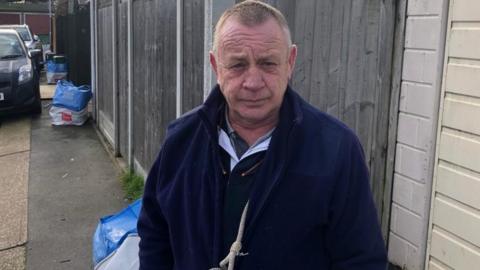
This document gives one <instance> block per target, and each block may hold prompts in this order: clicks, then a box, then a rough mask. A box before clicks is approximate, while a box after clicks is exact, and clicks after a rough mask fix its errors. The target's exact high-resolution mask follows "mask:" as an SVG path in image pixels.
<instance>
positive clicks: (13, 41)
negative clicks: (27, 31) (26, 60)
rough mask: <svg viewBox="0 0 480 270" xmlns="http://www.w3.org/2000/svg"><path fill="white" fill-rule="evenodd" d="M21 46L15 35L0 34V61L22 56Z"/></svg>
mask: <svg viewBox="0 0 480 270" xmlns="http://www.w3.org/2000/svg"><path fill="white" fill-rule="evenodd" d="M24 55H25V52H24V51H23V47H22V44H21V43H20V40H18V38H17V36H16V35H12V34H0V60H5V59H11V58H16V57H20V56H24Z"/></svg>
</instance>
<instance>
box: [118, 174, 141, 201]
mask: <svg viewBox="0 0 480 270" xmlns="http://www.w3.org/2000/svg"><path fill="white" fill-rule="evenodd" d="M120 181H121V182H122V188H123V190H124V191H125V198H126V199H127V200H129V201H134V200H136V199H139V198H141V197H142V195H143V185H144V181H143V177H141V176H140V175H138V174H136V173H135V172H133V171H131V170H130V171H125V172H124V173H123V174H122V175H121V176H120Z"/></svg>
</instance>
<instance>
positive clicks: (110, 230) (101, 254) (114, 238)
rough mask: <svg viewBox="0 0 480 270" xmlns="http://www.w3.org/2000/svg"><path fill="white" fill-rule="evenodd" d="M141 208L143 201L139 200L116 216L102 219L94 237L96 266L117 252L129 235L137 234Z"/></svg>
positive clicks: (94, 261)
mask: <svg viewBox="0 0 480 270" xmlns="http://www.w3.org/2000/svg"><path fill="white" fill-rule="evenodd" d="M141 208H142V200H141V199H139V200H137V201H135V202H134V203H132V204H130V205H129V206H127V207H126V208H125V209H123V210H122V211H120V212H118V213H116V214H115V215H111V216H105V217H103V218H101V219H100V222H99V223H98V225H97V229H96V230H95V234H94V235H93V263H94V265H96V264H98V263H99V262H100V261H102V260H103V259H104V258H106V257H107V256H108V255H110V253H112V252H113V251H115V250H116V249H117V248H118V247H119V246H120V245H121V244H122V242H123V240H124V239H125V238H126V237H127V236H128V235H129V234H132V233H137V221H138V216H139V214H140V209H141Z"/></svg>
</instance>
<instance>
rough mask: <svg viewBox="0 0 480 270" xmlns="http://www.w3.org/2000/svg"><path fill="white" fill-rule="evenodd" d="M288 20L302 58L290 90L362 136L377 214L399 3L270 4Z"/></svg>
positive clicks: (283, 0)
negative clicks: (396, 5)
mask: <svg viewBox="0 0 480 270" xmlns="http://www.w3.org/2000/svg"><path fill="white" fill-rule="evenodd" d="M266 2H269V3H271V4H273V5H275V6H277V7H278V8H279V9H280V10H281V11H282V12H283V13H284V14H285V16H286V18H287V21H288V23H289V25H290V28H291V31H292V38H293V41H294V43H295V44H297V46H298V58H297V63H296V67H295V74H294V77H293V79H292V82H291V84H292V86H293V87H294V88H295V89H296V90H297V91H298V92H299V93H300V94H301V95H302V96H303V97H304V98H305V99H307V100H308V101H309V102H310V103H312V104H313V105H315V106H317V107H318V108H320V109H321V110H322V111H325V112H327V113H329V114H332V115H334V116H335V117H337V118H339V119H340V120H342V121H343V122H345V123H346V124H347V125H348V126H349V127H351V128H352V129H353V130H354V131H355V132H356V134H357V135H358V136H359V138H360V141H361V143H362V145H363V147H364V150H365V156H366V159H367V163H368V165H369V167H370V173H371V181H372V182H371V184H372V190H373V193H374V198H375V202H376V205H377V208H378V213H379V216H381V213H382V210H383V208H385V207H390V206H389V204H388V205H384V201H383V195H384V191H385V189H386V188H389V187H385V186H384V184H385V178H386V175H385V170H386V165H387V164H386V163H387V159H386V152H387V148H388V131H389V118H388V117H389V115H390V97H391V94H390V93H391V87H390V86H391V85H390V84H391V67H392V52H393V31H394V24H395V3H394V2H395V1H393V0H386V1H376V0H341V1H339V0H322V1H311V0H298V1H288V0H270V1H266Z"/></svg>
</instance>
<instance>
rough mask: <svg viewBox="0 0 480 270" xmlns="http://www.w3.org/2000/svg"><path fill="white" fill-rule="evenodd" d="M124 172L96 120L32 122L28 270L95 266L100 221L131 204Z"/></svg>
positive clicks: (44, 116)
mask: <svg viewBox="0 0 480 270" xmlns="http://www.w3.org/2000/svg"><path fill="white" fill-rule="evenodd" d="M44 110H46V108H44ZM118 173H119V170H118V169H117V168H116V167H115V165H114V164H113V162H112V160H111V159H110V157H109V156H108V154H107V152H106V151H105V149H104V148H103V146H102V145H101V143H100V141H99V139H98V137H97V134H96V132H95V130H94V128H93V126H92V123H91V122H87V123H86V124H85V125H84V126H80V127H76V126H52V125H51V124H50V119H49V116H48V113H47V112H46V111H44V112H43V113H42V115H41V116H40V117H39V118H36V119H33V120H32V144H31V156H30V174H29V175H30V182H29V204H28V205H29V217H28V220H29V224H28V243H27V269H35V270H55V269H69V270H76V269H91V268H92V236H93V233H94V230H95V228H96V225H97V223H98V219H99V218H100V217H102V216H105V215H109V214H112V213H115V212H117V211H119V210H121V209H122V208H123V207H124V206H126V204H127V203H126V202H125V201H124V200H123V191H122V190H121V187H120V183H119V180H118Z"/></svg>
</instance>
